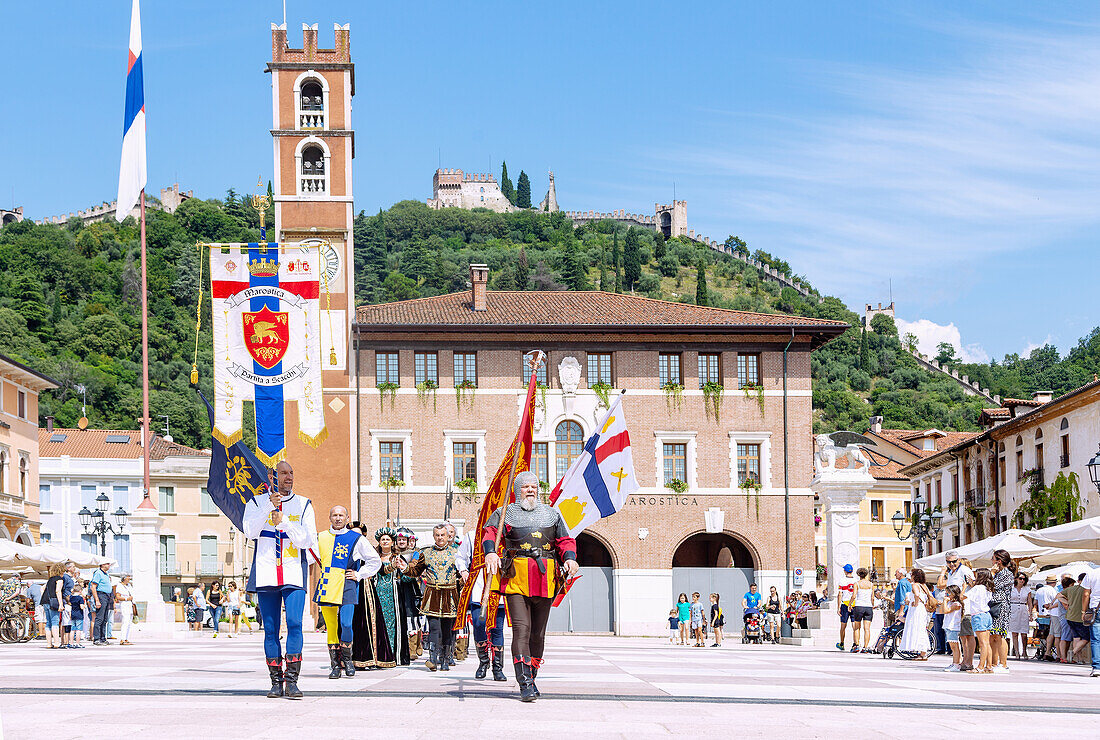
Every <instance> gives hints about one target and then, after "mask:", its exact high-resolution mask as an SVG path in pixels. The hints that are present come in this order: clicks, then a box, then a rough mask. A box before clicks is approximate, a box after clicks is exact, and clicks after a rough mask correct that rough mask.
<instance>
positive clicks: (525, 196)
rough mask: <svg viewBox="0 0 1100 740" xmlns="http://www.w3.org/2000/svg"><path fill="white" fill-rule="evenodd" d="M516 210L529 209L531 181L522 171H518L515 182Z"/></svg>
mask: <svg viewBox="0 0 1100 740" xmlns="http://www.w3.org/2000/svg"><path fill="white" fill-rule="evenodd" d="M515 206H516V208H530V207H531V180H530V178H528V177H527V173H526V172H524V171H523V170H520V171H519V179H518V180H516V201H515Z"/></svg>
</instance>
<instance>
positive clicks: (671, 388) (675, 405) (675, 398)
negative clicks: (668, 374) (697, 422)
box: [661, 381, 684, 414]
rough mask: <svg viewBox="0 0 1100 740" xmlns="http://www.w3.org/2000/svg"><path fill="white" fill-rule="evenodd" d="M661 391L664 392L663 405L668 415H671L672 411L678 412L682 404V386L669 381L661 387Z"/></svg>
mask: <svg viewBox="0 0 1100 740" xmlns="http://www.w3.org/2000/svg"><path fill="white" fill-rule="evenodd" d="M661 390H663V391H664V392H665V405H666V406H667V407H668V413H670V414H671V413H672V410H673V409H676V410H677V411H679V410H680V406H681V405H683V402H684V386H683V385H681V384H680V383H673V382H672V381H669V382H667V383H665V384H664V385H662V386H661Z"/></svg>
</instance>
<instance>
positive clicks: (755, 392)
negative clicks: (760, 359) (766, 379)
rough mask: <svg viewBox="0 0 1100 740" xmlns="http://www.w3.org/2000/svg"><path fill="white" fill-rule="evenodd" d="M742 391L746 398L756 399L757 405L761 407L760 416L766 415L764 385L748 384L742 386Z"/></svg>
mask: <svg viewBox="0 0 1100 740" xmlns="http://www.w3.org/2000/svg"><path fill="white" fill-rule="evenodd" d="M741 391H742V392H743V393H744V394H745V398H755V399H756V405H757V406H758V407H760V415H761V416H763V415H764V384H763V383H746V384H745V385H743V386H741Z"/></svg>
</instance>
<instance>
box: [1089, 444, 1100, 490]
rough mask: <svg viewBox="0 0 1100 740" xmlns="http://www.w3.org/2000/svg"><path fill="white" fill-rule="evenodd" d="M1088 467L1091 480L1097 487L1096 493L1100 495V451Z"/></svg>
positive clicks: (1099, 450)
mask: <svg viewBox="0 0 1100 740" xmlns="http://www.w3.org/2000/svg"><path fill="white" fill-rule="evenodd" d="M1086 467H1087V468H1088V469H1089V478H1090V479H1092V484H1093V485H1094V486H1096V492H1097V493H1100V449H1098V450H1097V451H1096V455H1095V456H1094V457H1093V458H1092V459H1091V460H1089V463H1088V465H1087V466H1086Z"/></svg>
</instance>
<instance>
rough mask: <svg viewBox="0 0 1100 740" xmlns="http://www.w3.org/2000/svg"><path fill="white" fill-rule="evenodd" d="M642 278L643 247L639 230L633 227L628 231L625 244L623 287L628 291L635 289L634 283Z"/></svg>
mask: <svg viewBox="0 0 1100 740" xmlns="http://www.w3.org/2000/svg"><path fill="white" fill-rule="evenodd" d="M641 276H642V245H641V239H640V238H639V234H638V229H637V228H636V227H634V226H631V227H630V228H629V229H627V231H626V241H624V242H623V285H624V287H626V289H627V290H633V289H634V283H636V282H638V279H639V278H641Z"/></svg>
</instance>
